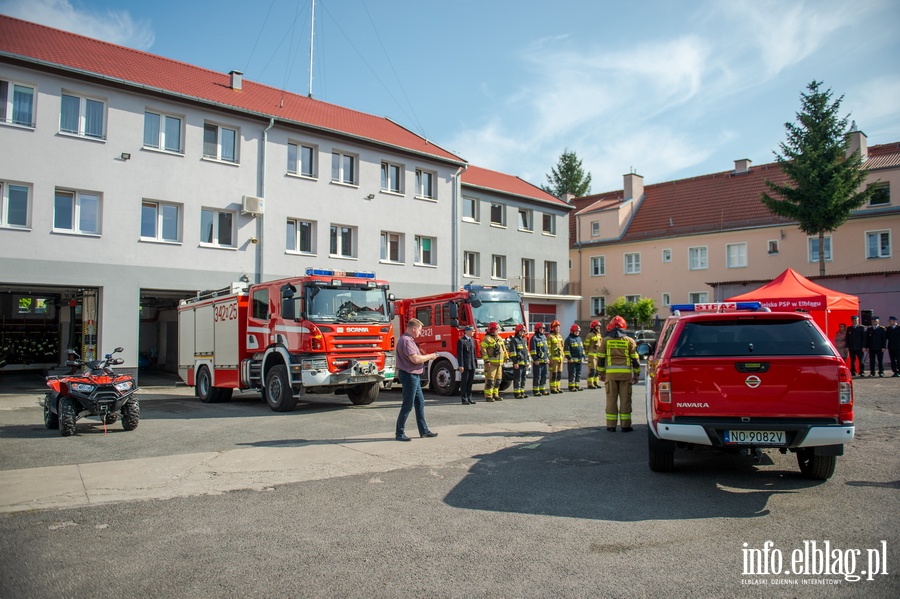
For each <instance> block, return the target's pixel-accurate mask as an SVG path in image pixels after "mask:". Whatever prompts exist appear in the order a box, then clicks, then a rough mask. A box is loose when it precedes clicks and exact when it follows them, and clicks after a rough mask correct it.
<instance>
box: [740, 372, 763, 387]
mask: <svg viewBox="0 0 900 599" xmlns="http://www.w3.org/2000/svg"><path fill="white" fill-rule="evenodd" d="M744 382H745V383H746V384H747V386H748V387H750V388H751V389H756V388H757V387H759V385H760V384H761V383H762V381H761V380H760V378H759V377H758V376H756V375H755V374H754V375H752V376H748V377H747V378H746V379H745V380H744Z"/></svg>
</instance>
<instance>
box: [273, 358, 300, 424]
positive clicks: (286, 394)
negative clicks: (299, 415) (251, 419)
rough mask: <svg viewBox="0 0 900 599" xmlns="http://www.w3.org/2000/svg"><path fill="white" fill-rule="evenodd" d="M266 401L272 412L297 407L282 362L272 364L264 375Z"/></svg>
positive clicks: (285, 368) (285, 410) (288, 410)
mask: <svg viewBox="0 0 900 599" xmlns="http://www.w3.org/2000/svg"><path fill="white" fill-rule="evenodd" d="M265 395H266V403H268V404H269V407H270V408H272V411H274V412H290V411H291V410H293V409H294V408H296V407H297V398H296V397H294V392H293V390H292V389H291V379H290V378H288V372H287V367H286V366H285V365H284V364H279V365H278V366H273V367H272V368H271V369H270V370H269V373H268V374H267V375H266V389H265Z"/></svg>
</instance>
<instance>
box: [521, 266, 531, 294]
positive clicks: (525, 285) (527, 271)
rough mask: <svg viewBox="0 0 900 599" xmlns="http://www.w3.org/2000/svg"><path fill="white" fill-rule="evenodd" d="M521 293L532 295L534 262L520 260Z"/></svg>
mask: <svg viewBox="0 0 900 599" xmlns="http://www.w3.org/2000/svg"><path fill="white" fill-rule="evenodd" d="M522 291H524V292H525V293H534V260H532V259H531V258H523V259H522Z"/></svg>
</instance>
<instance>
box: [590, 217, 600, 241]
mask: <svg viewBox="0 0 900 599" xmlns="http://www.w3.org/2000/svg"><path fill="white" fill-rule="evenodd" d="M591 237H600V221H599V220H592V221H591Z"/></svg>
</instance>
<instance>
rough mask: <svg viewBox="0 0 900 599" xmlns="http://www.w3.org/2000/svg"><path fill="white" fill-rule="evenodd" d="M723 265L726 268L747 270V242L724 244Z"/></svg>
mask: <svg viewBox="0 0 900 599" xmlns="http://www.w3.org/2000/svg"><path fill="white" fill-rule="evenodd" d="M735 252H737V253H736V254H735ZM725 263H726V265H727V267H728V268H747V242H746V241H745V242H741V243H728V244H725Z"/></svg>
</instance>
